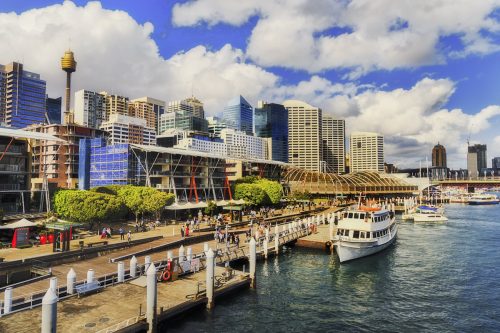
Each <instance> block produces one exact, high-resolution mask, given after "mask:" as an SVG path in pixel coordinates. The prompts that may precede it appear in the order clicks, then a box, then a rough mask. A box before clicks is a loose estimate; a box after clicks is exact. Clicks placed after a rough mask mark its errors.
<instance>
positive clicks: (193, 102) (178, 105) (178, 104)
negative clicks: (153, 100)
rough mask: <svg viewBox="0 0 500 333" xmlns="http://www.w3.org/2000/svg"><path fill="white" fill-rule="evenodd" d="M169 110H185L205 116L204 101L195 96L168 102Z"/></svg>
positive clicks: (199, 116)
mask: <svg viewBox="0 0 500 333" xmlns="http://www.w3.org/2000/svg"><path fill="white" fill-rule="evenodd" d="M167 112H185V113H188V114H190V115H193V116H195V117H198V118H205V109H204V108H203V103H202V102H201V101H200V100H199V99H197V98H196V97H194V96H191V97H188V98H186V99H183V100H182V101H171V102H168V108H167Z"/></svg>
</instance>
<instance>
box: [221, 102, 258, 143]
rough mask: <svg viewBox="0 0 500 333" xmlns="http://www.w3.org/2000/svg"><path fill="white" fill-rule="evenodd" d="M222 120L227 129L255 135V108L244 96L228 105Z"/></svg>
mask: <svg viewBox="0 0 500 333" xmlns="http://www.w3.org/2000/svg"><path fill="white" fill-rule="evenodd" d="M222 118H223V119H224V121H225V123H226V126H227V128H232V129H235V130H237V131H242V132H245V133H246V134H248V135H253V108H252V106H251V105H250V103H248V102H247V100H246V99H245V98H243V96H241V95H240V96H238V97H236V98H233V99H232V100H230V101H229V102H228V103H227V105H226V106H225V107H224V112H223V117H222Z"/></svg>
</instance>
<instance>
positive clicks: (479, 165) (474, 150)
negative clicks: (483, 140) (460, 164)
mask: <svg viewBox="0 0 500 333" xmlns="http://www.w3.org/2000/svg"><path fill="white" fill-rule="evenodd" d="M486 168H487V165H486V145H482V144H475V145H472V146H469V147H468V149H467V170H468V173H469V177H470V178H477V177H478V176H479V173H480V171H481V170H482V169H486Z"/></svg>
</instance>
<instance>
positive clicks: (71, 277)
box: [66, 268, 76, 295]
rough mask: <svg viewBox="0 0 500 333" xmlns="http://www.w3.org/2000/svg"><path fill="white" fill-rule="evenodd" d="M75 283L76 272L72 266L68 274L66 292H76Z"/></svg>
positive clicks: (70, 293)
mask: <svg viewBox="0 0 500 333" xmlns="http://www.w3.org/2000/svg"><path fill="white" fill-rule="evenodd" d="M75 283H76V273H75V270H74V269H73V268H71V269H70V270H69V272H68V275H66V292H67V293H68V294H69V295H73V293H74V292H75Z"/></svg>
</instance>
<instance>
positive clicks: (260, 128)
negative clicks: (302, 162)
mask: <svg viewBox="0 0 500 333" xmlns="http://www.w3.org/2000/svg"><path fill="white" fill-rule="evenodd" d="M253 121H254V133H255V136H258V137H261V138H269V139H270V147H269V148H270V149H269V158H270V159H272V160H275V161H281V162H285V163H287V162H288V110H287V109H286V108H285V107H284V106H283V105H281V104H275V103H266V102H263V101H259V102H258V103H257V107H256V108H255V110H254V116H253Z"/></svg>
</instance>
